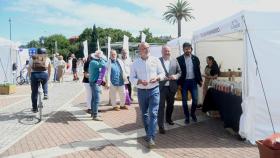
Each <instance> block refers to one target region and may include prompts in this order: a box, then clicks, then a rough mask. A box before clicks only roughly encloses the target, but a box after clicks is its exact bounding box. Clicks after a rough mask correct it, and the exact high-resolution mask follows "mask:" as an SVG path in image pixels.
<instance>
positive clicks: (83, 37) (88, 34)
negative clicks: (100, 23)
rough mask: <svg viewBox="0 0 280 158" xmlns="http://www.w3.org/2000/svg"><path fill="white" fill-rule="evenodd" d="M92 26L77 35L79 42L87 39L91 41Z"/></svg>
mask: <svg viewBox="0 0 280 158" xmlns="http://www.w3.org/2000/svg"><path fill="white" fill-rule="evenodd" d="M91 35H92V28H86V29H84V31H83V32H82V33H81V34H80V36H79V40H78V41H79V42H84V41H85V40H87V41H88V42H89V41H91V38H92V36H91Z"/></svg>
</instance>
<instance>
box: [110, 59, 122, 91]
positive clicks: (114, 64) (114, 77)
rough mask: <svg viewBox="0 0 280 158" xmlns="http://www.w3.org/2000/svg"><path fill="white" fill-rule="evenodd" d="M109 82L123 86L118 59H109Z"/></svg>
mask: <svg viewBox="0 0 280 158" xmlns="http://www.w3.org/2000/svg"><path fill="white" fill-rule="evenodd" d="M110 79H111V83H112V84H113V85H114V86H123V85H124V81H123V75H122V69H121V66H120V64H119V62H118V61H116V60H111V76H110Z"/></svg>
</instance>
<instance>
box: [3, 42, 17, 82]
mask: <svg viewBox="0 0 280 158" xmlns="http://www.w3.org/2000/svg"><path fill="white" fill-rule="evenodd" d="M18 45H19V44H18V43H15V42H12V41H10V40H7V39H5V38H1V37H0V84H1V83H13V82H14V80H13V79H14V78H13V71H12V65H13V63H16V62H17V50H18ZM10 50H11V52H10ZM15 75H16V74H15Z"/></svg>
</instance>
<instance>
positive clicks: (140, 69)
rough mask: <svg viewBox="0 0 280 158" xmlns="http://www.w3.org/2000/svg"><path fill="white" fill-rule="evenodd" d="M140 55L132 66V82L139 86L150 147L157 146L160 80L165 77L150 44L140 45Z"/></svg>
mask: <svg viewBox="0 0 280 158" xmlns="http://www.w3.org/2000/svg"><path fill="white" fill-rule="evenodd" d="M139 56H140V58H139V59H137V60H136V61H135V62H134V63H133V64H132V66H131V72H130V79H131V83H132V84H133V85H135V86H136V87H137V96H138V102H139V106H140V109H141V113H142V120H143V124H144V127H145V131H146V135H147V141H148V147H149V148H152V147H153V146H155V142H154V140H155V133H156V126H157V115H158V108H159V99H160V95H159V81H160V80H163V79H164V77H165V74H164V71H163V68H162V66H161V63H160V61H159V59H158V58H155V57H153V56H151V55H150V50H149V44H148V43H146V42H142V43H140V45H139Z"/></svg>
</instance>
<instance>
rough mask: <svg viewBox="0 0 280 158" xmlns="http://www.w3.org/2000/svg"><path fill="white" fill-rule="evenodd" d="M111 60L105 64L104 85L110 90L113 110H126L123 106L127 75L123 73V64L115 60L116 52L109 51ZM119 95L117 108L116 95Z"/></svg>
mask: <svg viewBox="0 0 280 158" xmlns="http://www.w3.org/2000/svg"><path fill="white" fill-rule="evenodd" d="M110 54H111V59H110V60H109V61H108V64H107V74H106V78H107V79H106V83H107V87H108V88H110V100H111V104H112V106H113V110H115V111H120V109H126V110H127V109H128V107H127V106H126V105H125V85H124V84H125V83H127V75H126V73H125V71H124V64H123V63H122V62H121V60H120V59H118V58H117V52H116V50H114V49H113V50H111V52H110ZM117 93H118V94H119V97H120V106H117V103H116V102H117V101H116V99H117V98H116V95H117Z"/></svg>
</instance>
